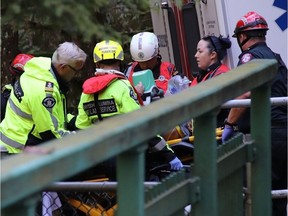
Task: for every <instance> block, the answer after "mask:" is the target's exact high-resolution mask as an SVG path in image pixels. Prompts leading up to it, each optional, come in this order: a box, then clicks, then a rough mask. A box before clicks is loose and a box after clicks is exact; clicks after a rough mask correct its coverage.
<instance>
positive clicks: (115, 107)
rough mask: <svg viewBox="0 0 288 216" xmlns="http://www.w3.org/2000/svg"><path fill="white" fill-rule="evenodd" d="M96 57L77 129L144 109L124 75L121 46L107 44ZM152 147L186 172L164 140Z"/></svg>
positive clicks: (101, 45)
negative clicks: (94, 69)
mask: <svg viewBox="0 0 288 216" xmlns="http://www.w3.org/2000/svg"><path fill="white" fill-rule="evenodd" d="M93 56H94V62H95V65H96V73H95V76H94V77H92V78H90V79H88V80H86V81H85V82H84V84H83V93H82V95H81V98H80V103H79V106H78V116H77V118H76V122H75V125H76V127H77V129H85V128H88V127H90V126H91V125H92V124H95V123H98V122H99V121H102V120H103V119H105V118H109V117H112V116H114V115H119V114H124V113H128V112H131V111H134V110H137V109H139V108H140V104H139V102H138V99H137V98H138V97H137V94H136V91H135V90H134V87H133V86H132V85H131V84H130V82H129V81H128V80H127V78H126V76H125V75H124V74H123V73H121V72H120V70H121V64H122V61H123V60H124V53H123V49H122V47H121V45H120V44H119V43H117V42H115V41H112V40H104V41H102V42H99V43H97V44H96V46H95V48H94V53H93ZM149 147H150V148H149V149H150V150H152V151H154V152H160V155H159V156H160V157H162V158H163V160H164V161H165V162H167V163H168V162H169V163H170V165H171V168H172V169H173V170H179V169H181V168H182V166H183V165H182V163H181V161H180V160H179V159H178V158H177V157H176V156H175V154H174V153H173V151H172V150H171V149H169V147H168V145H167V144H166V142H165V140H164V139H163V138H161V137H160V136H156V137H154V138H153V139H151V140H149Z"/></svg>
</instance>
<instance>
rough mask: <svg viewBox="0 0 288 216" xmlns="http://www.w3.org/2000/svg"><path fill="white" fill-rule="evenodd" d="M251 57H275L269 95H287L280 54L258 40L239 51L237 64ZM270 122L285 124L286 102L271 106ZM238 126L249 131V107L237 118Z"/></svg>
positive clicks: (243, 62)
mask: <svg viewBox="0 0 288 216" xmlns="http://www.w3.org/2000/svg"><path fill="white" fill-rule="evenodd" d="M252 59H276V60H277V61H278V65H279V67H278V72H277V75H276V76H275V78H274V80H273V83H272V86H271V97H287V67H286V66H285V64H284V62H283V61H282V60H281V57H280V55H278V54H275V53H274V52H273V51H272V50H271V49H270V48H269V47H268V46H267V44H266V43H265V42H260V43H256V44H254V45H253V46H251V47H250V49H249V50H247V51H244V52H243V53H241V55H240V56H239V62H238V66H239V65H241V64H245V63H247V62H249V61H251V60H252ZM271 124H272V126H273V125H287V104H286V105H281V106H279V105H277V106H272V107H271ZM238 126H239V130H240V131H241V132H243V133H250V109H247V110H246V111H245V113H244V114H243V116H242V117H241V118H240V119H239V121H238Z"/></svg>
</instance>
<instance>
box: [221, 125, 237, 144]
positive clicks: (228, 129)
mask: <svg viewBox="0 0 288 216" xmlns="http://www.w3.org/2000/svg"><path fill="white" fill-rule="evenodd" d="M234 133H235V132H234V128H233V127H232V126H230V125H225V127H224V130H223V133H222V143H224V142H226V141H227V140H229V139H230V138H231V137H233V135H234Z"/></svg>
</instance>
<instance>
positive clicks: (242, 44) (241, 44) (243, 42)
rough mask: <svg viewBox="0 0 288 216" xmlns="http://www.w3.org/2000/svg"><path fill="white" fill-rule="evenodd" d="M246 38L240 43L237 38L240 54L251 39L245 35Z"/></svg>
mask: <svg viewBox="0 0 288 216" xmlns="http://www.w3.org/2000/svg"><path fill="white" fill-rule="evenodd" d="M246 36H247V37H246V38H245V40H243V41H242V43H241V42H240V39H239V37H238V36H237V43H238V45H239V47H240V49H241V52H243V48H242V47H243V46H244V45H245V44H246V43H247V42H248V41H249V40H250V39H251V37H250V36H248V35H246Z"/></svg>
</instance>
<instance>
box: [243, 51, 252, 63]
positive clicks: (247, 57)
mask: <svg viewBox="0 0 288 216" xmlns="http://www.w3.org/2000/svg"><path fill="white" fill-rule="evenodd" d="M252 59H253V55H252V54H251V53H246V54H244V55H243V56H241V59H240V62H241V63H243V64H244V63H247V62H249V61H251V60H252Z"/></svg>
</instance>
